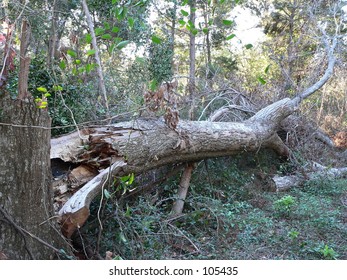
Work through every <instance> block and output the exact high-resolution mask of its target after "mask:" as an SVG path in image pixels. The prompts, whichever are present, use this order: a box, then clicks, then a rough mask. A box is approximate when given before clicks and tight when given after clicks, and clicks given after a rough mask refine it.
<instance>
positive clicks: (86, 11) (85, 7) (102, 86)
mask: <svg viewBox="0 0 347 280" xmlns="http://www.w3.org/2000/svg"><path fill="white" fill-rule="evenodd" d="M82 7H83V11H84V14H85V15H86V20H87V24H88V27H89V31H90V35H91V36H92V45H93V48H94V50H95V61H96V64H97V65H98V67H97V73H98V76H99V86H100V90H101V94H102V96H103V99H104V103H105V104H104V105H105V107H106V116H107V117H109V116H110V110H109V105H108V98H107V92H106V86H105V80H104V74H103V71H102V64H101V59H100V54H99V48H98V45H97V42H96V35H95V31H94V24H93V21H92V18H91V16H90V12H89V9H88V5H87V2H86V0H82Z"/></svg>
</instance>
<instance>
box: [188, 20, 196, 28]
mask: <svg viewBox="0 0 347 280" xmlns="http://www.w3.org/2000/svg"><path fill="white" fill-rule="evenodd" d="M188 25H189V26H190V27H191V28H195V25H194V24H193V23H192V21H191V20H188Z"/></svg>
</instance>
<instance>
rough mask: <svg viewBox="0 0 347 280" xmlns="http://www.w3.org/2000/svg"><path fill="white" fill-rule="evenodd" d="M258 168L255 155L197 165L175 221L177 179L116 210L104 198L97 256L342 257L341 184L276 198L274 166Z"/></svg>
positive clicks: (344, 188) (346, 246) (316, 185)
mask: <svg viewBox="0 0 347 280" xmlns="http://www.w3.org/2000/svg"><path fill="white" fill-rule="evenodd" d="M240 162H242V164H240ZM274 164H275V165H279V164H278V162H277V163H276V162H274ZM242 165H243V166H242ZM240 166H241V168H240ZM260 166H262V168H260ZM264 166H266V163H264V162H262V159H257V158H255V159H251V160H250V161H248V162H245V161H244V160H241V159H230V158H229V159H227V158H225V159H218V160H209V161H208V162H207V165H205V164H200V165H199V166H198V167H197V169H196V170H195V172H194V176H193V178H192V182H191V186H190V191H189V195H188V197H187V200H186V202H185V209H184V213H183V214H184V215H182V216H180V217H171V216H170V211H171V207H172V202H173V201H174V197H175V192H176V187H175V186H177V184H178V181H179V177H177V178H174V179H173V180H172V181H170V182H167V183H166V184H165V185H162V186H160V188H159V189H157V190H156V191H154V192H152V193H149V194H146V195H143V196H139V197H137V198H136V199H134V200H133V201H128V202H126V203H125V204H124V205H122V206H121V205H118V204H117V203H116V202H115V201H114V200H109V201H108V202H107V203H106V205H105V210H104V217H105V218H104V230H103V234H102V238H101V240H100V252H101V254H103V252H106V251H112V252H113V253H114V255H115V256H116V258H122V259H347V242H346V240H347V223H346V222H347V218H346V217H347V208H346V205H343V203H342V202H341V197H342V196H344V195H346V193H347V180H345V179H341V180H336V181H329V180H316V181H309V182H306V184H305V185H304V186H303V187H298V188H293V189H292V190H290V191H287V192H286V193H276V192H274V191H272V190H271V186H268V184H269V181H268V175H269V176H270V175H271V172H274V171H275V170H274V167H273V166H271V165H270V166H268V167H267V168H266V169H265V168H264ZM282 166H283V165H282ZM259 170H260V171H261V173H262V174H261V176H260V175H259ZM257 174H258V175H257ZM154 195H156V197H155V199H153V197H154ZM89 234H90V237H92V236H93V233H92V232H89ZM94 235H95V236H96V235H97V233H96V232H95V233H94Z"/></svg>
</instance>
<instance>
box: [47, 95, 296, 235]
mask: <svg viewBox="0 0 347 280" xmlns="http://www.w3.org/2000/svg"><path fill="white" fill-rule="evenodd" d="M294 109H295V106H294V104H293V102H292V101H291V100H290V99H283V100H280V101H278V102H276V103H274V104H272V105H270V106H268V107H266V108H264V109H263V110H261V111H259V112H258V113H257V114H256V115H254V116H253V117H252V118H250V119H249V120H246V121H244V122H239V123H233V122H230V123H218V122H209V121H199V122H194V121H180V122H179V124H178V126H177V128H176V130H173V129H171V128H169V127H168V126H167V125H166V124H165V122H164V121H163V120H161V119H138V120H135V121H133V122H125V123H118V124H114V125H108V126H105V127H94V128H89V129H88V130H84V131H83V132H82V131H81V132H80V133H79V134H78V133H76V132H75V133H72V134H70V135H65V136H63V137H61V138H58V139H53V140H52V143H51V145H52V152H51V158H60V159H63V160H69V161H72V162H75V163H77V162H79V163H84V164H89V165H95V166H97V167H98V168H99V169H100V168H101V169H102V168H104V170H103V171H101V172H100V174H98V175H97V176H96V177H94V178H93V179H92V180H91V181H89V182H88V183H87V184H86V185H85V186H84V187H83V188H82V189H80V190H79V191H77V192H76V193H75V194H74V195H73V196H72V197H71V198H70V199H69V200H68V201H67V202H66V203H65V204H64V206H63V208H62V209H61V210H60V211H59V215H60V216H61V223H62V228H63V232H64V233H65V235H66V236H68V237H70V236H71V235H72V233H73V232H74V231H75V230H76V229H77V228H78V227H81V226H82V225H83V224H84V223H85V221H86V219H87V218H88V216H89V205H90V202H91V201H92V200H93V198H94V197H95V196H96V195H97V194H98V193H100V190H101V189H102V186H103V185H104V184H105V182H106V181H107V179H108V178H111V177H113V176H116V175H125V174H130V173H136V174H138V173H142V172H145V171H148V170H151V169H155V168H158V167H160V166H163V165H168V164H174V163H182V162H194V161H199V160H202V159H206V158H211V157H220V156H228V155H235V154H240V153H243V152H250V151H257V150H259V149H261V148H264V147H267V148H272V149H274V150H276V151H277V152H278V153H279V154H281V155H282V156H287V155H288V149H287V147H286V146H285V145H284V144H283V142H282V141H281V140H280V138H279V137H278V136H277V135H276V130H277V128H278V126H279V124H280V122H281V120H282V119H283V118H285V117H286V116H288V115H289V114H291V113H292V112H293V110H294ZM81 136H82V137H81ZM110 165H111V166H110Z"/></svg>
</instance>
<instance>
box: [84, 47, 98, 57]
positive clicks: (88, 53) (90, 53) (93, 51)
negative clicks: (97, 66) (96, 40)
mask: <svg viewBox="0 0 347 280" xmlns="http://www.w3.org/2000/svg"><path fill="white" fill-rule="evenodd" d="M95 53H96V50H94V49H91V50H88V51H87V53H86V54H87V55H88V56H89V55H94V54H95Z"/></svg>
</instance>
